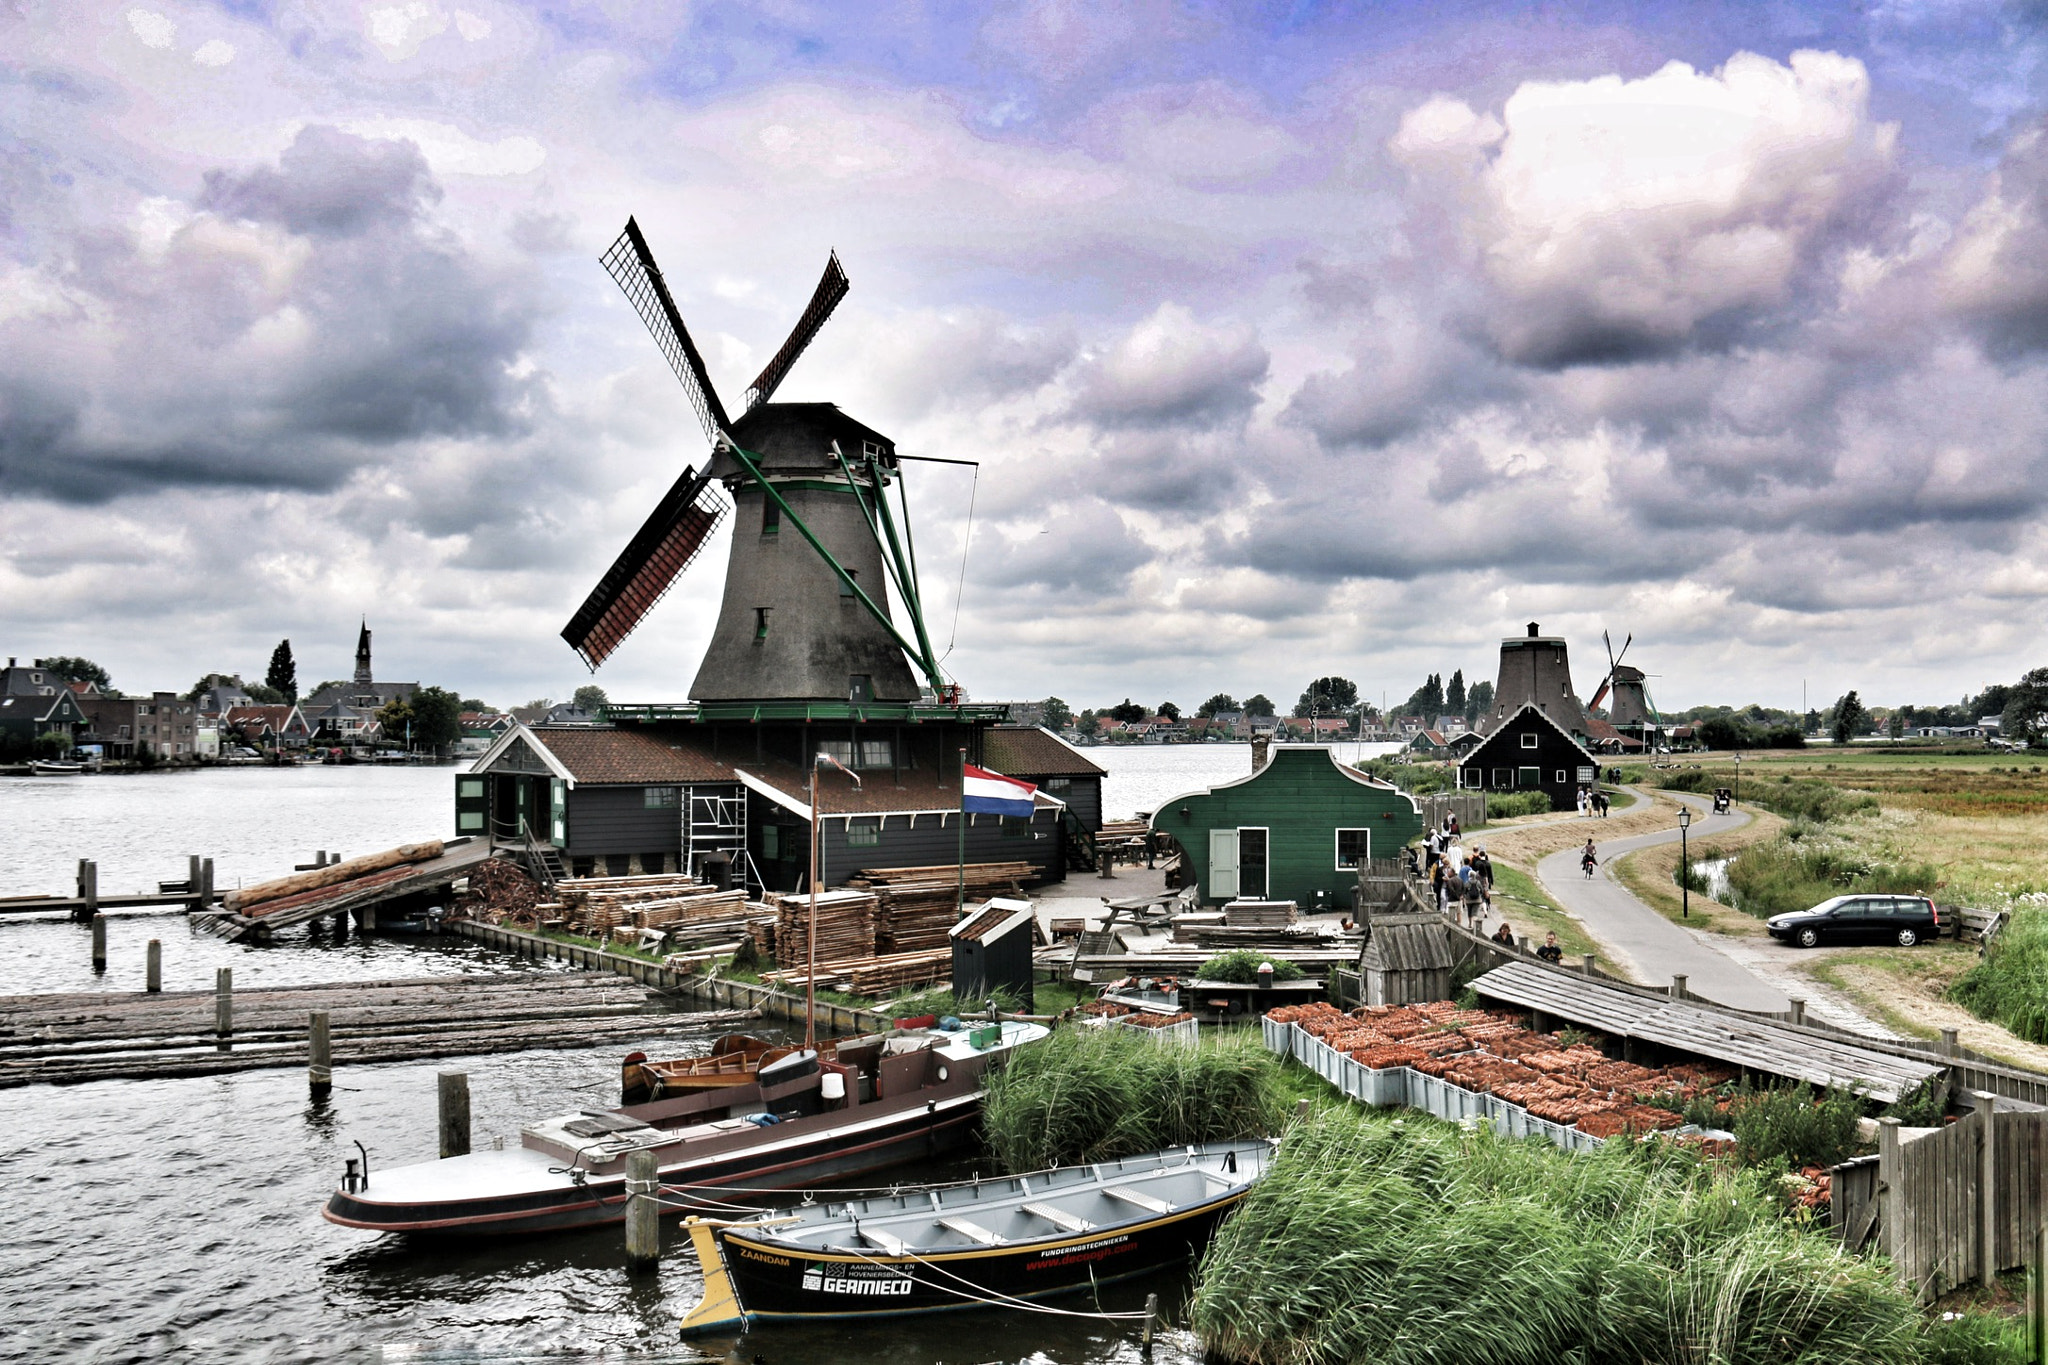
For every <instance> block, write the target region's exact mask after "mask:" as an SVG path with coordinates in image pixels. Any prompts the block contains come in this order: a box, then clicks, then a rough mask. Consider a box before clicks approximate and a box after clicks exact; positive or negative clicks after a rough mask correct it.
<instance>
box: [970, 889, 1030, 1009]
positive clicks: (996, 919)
mask: <svg viewBox="0 0 2048 1365" xmlns="http://www.w3.org/2000/svg"><path fill="white" fill-rule="evenodd" d="M1032 914H1033V912H1032V909H1031V902H1030V901H1020V900H1010V899H1008V898H1007V897H1003V896H995V897H992V898H990V899H989V900H987V901H984V902H982V904H981V905H979V906H977V907H976V908H975V909H973V910H970V911H968V913H967V917H966V918H965V919H963V920H961V921H960V922H959V923H958V924H955V925H954V926H953V927H952V929H951V930H950V931H949V932H950V933H951V935H952V939H953V998H954V999H955V1000H961V1001H966V1000H979V999H981V998H983V997H984V996H987V995H991V994H993V993H994V992H996V991H1004V992H1007V993H1008V994H1009V995H1011V996H1013V997H1014V998H1016V999H1017V1000H1020V1001H1022V1002H1023V1006H1024V1010H1025V1012H1026V1013H1029V1012H1030V1011H1031V1008H1032V1005H1033V1003H1034V1002H1033V1000H1032V994H1031V949H1032V947H1033V943H1034V940H1033V936H1032V932H1031V919H1032Z"/></svg>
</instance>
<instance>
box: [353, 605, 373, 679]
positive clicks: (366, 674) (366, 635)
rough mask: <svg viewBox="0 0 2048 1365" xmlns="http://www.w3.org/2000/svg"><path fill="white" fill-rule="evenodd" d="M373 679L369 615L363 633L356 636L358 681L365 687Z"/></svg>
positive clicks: (365, 619)
mask: <svg viewBox="0 0 2048 1365" xmlns="http://www.w3.org/2000/svg"><path fill="white" fill-rule="evenodd" d="M372 681H373V679H372V678H371V676H370V621H369V618H368V617H364V618H363V630H362V634H360V635H358V636H356V682H357V683H358V684H360V685H362V686H364V687H368V686H369V685H370V683H371V682H372Z"/></svg>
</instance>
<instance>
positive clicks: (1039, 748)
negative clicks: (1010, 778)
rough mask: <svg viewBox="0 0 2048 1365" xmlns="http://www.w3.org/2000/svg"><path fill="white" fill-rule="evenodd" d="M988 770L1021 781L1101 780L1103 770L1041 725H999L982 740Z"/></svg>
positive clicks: (983, 756) (982, 755) (982, 752)
mask: <svg viewBox="0 0 2048 1365" xmlns="http://www.w3.org/2000/svg"><path fill="white" fill-rule="evenodd" d="M981 757H982V762H983V764H984V765H985V766H987V767H989V768H993V769H994V770H995V771H997V772H999V773H1008V774H1012V775H1015V776H1019V777H1101V776H1102V775H1103V771H1104V770H1103V769H1102V768H1101V767H1099V766H1097V765H1096V764H1095V763H1093V762H1091V761H1090V760H1089V759H1088V758H1087V757H1086V756H1085V755H1083V754H1082V753H1081V751H1080V750H1078V749H1076V748H1074V746H1073V745H1071V744H1068V743H1067V742H1066V741H1065V740H1063V739H1061V738H1060V737H1059V736H1058V735H1056V734H1054V733H1053V732H1052V731H1050V730H1048V729H1046V728H1045V727H1044V726H1042V725H998V726H996V727H995V728H994V729H993V730H990V731H989V732H988V733H987V734H985V735H983V736H982V741H981Z"/></svg>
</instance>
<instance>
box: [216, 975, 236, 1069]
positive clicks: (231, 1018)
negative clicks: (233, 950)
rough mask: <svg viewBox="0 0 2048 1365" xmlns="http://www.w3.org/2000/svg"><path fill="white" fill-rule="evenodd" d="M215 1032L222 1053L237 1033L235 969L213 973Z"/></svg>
mask: <svg viewBox="0 0 2048 1365" xmlns="http://www.w3.org/2000/svg"><path fill="white" fill-rule="evenodd" d="M213 1031H214V1034H215V1036H216V1037H217V1038H218V1039H219V1047H220V1050H221V1051H222V1052H225V1051H227V1050H228V1047H229V1042H228V1040H229V1039H230V1038H232V1037H233V1036H234V1032H235V969H234V968H233V967H218V968H215V969H214V973H213Z"/></svg>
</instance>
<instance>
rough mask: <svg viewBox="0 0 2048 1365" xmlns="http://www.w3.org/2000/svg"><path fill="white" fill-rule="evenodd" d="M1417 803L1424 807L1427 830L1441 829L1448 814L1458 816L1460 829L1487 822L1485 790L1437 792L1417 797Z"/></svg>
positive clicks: (1474, 826) (1424, 822)
mask: <svg viewBox="0 0 2048 1365" xmlns="http://www.w3.org/2000/svg"><path fill="white" fill-rule="evenodd" d="M1415 804H1416V805H1418V806H1420V807H1421V808H1422V827H1423V828H1424V829H1425V830H1427V829H1441V828H1442V827H1443V823H1444V817H1445V816H1446V815H1455V816H1457V817H1458V828H1459V829H1460V830H1471V829H1478V828H1479V827H1480V826H1481V825H1484V824H1485V823H1486V793H1485V792H1436V793H1434V794H1432V795H1429V796H1418V797H1416V798H1415Z"/></svg>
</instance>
